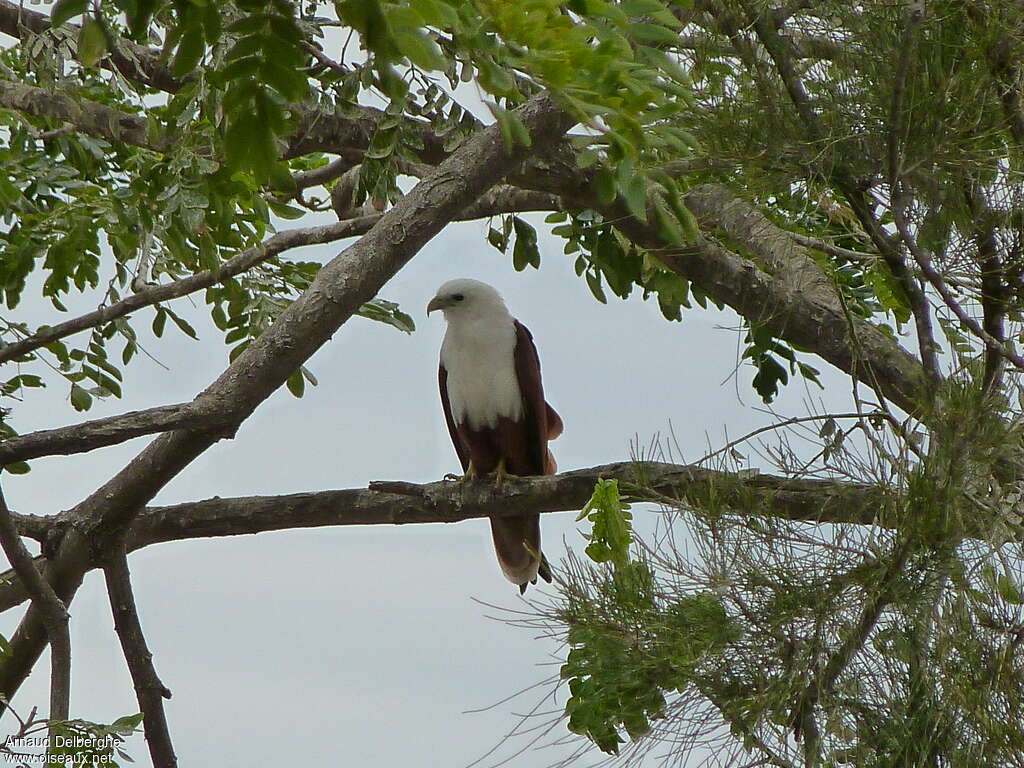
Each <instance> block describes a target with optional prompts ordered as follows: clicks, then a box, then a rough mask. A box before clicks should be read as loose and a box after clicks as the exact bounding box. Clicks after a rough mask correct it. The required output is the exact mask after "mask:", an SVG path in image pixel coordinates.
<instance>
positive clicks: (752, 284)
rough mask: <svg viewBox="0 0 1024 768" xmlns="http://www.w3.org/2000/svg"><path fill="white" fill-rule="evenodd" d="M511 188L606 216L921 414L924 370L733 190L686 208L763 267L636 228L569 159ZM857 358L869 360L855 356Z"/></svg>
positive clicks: (727, 298)
mask: <svg viewBox="0 0 1024 768" xmlns="http://www.w3.org/2000/svg"><path fill="white" fill-rule="evenodd" d="M514 181H515V183H517V184H519V185H520V186H523V187H527V188H534V189H545V190H548V191H551V192H555V193H556V194H559V195H560V196H561V197H562V199H563V200H564V201H567V202H566V203H565V204H564V205H566V207H569V206H570V203H569V202H568V201H571V207H573V208H580V207H588V208H593V209H594V210H596V211H599V212H600V213H601V214H602V215H603V216H604V218H605V219H606V220H607V221H610V222H612V223H613V224H614V225H615V227H616V228H617V229H619V230H620V231H621V232H622V233H623V234H624V235H626V237H628V238H629V239H630V240H632V241H633V242H634V243H636V244H637V245H639V246H641V247H643V248H647V249H649V250H650V251H651V252H652V253H653V254H654V255H656V256H657V258H658V259H659V260H660V261H661V262H662V263H663V264H664V265H665V266H666V267H668V268H669V269H671V270H672V271H673V272H676V273H677V274H678V275H680V276H682V277H684V278H686V279H687V280H690V281H691V282H693V283H695V284H696V285H699V286H700V288H701V290H702V291H704V292H705V293H706V294H707V295H708V296H709V297H711V298H712V299H714V300H715V301H718V302H721V303H723V304H728V305H729V306H730V307H732V308H733V309H735V310H736V312H737V313H739V314H740V315H741V316H743V317H745V318H747V319H748V320H750V321H752V322H756V323H760V324H761V325H763V326H765V327H766V328H767V329H768V330H769V331H770V332H771V333H772V334H773V335H775V336H778V337H779V338H782V339H785V340H786V341H788V342H790V343H792V344H794V345H796V346H799V347H802V348H803V349H806V350H808V351H810V352H813V353H814V354H816V355H818V356H820V357H821V358H823V359H824V360H827V361H828V362H830V363H832V364H833V365H834V366H836V367H837V368H839V369H840V370H842V371H845V372H846V373H848V374H849V375H851V376H853V377H855V378H856V379H858V380H860V381H862V382H864V383H865V384H867V385H868V386H870V387H872V388H873V389H878V390H879V394H880V395H882V396H884V397H886V398H888V399H889V400H891V401H892V402H894V403H895V404H896V405H898V406H899V407H900V408H902V409H903V410H904V411H906V412H907V413H915V412H919V411H920V410H921V405H922V397H923V395H924V394H925V393H926V391H927V390H926V387H925V382H926V380H925V377H924V371H923V369H922V367H921V363H920V362H919V361H918V360H917V359H915V358H914V357H913V356H912V355H910V354H909V353H908V352H907V351H906V350H904V349H903V348H902V347H901V346H900V345H899V344H898V343H896V342H895V341H894V340H893V339H892V338H890V337H889V336H887V335H886V334H884V333H883V332H882V331H880V330H879V329H878V328H876V327H875V326H874V325H872V324H871V323H869V322H867V321H865V320H863V319H862V318H859V317H851V316H849V315H848V313H847V312H846V311H845V308H844V307H843V305H842V301H841V300H840V297H839V296H838V295H837V293H836V291H835V289H834V288H833V286H832V284H831V283H830V282H829V281H828V279H827V278H826V277H825V275H824V274H823V273H822V271H821V269H820V268H819V267H818V265H817V263H816V262H815V261H814V259H813V258H812V257H811V256H810V255H809V254H808V253H807V252H806V251H805V250H804V249H803V248H801V247H800V246H798V245H797V244H796V243H794V242H793V240H792V238H791V237H790V236H789V233H787V232H786V231H785V230H782V229H780V228H779V227H777V226H776V225H775V224H773V223H772V222H771V221H769V220H768V219H767V218H766V217H765V216H764V215H763V214H762V213H760V212H759V211H758V210H757V209H756V208H754V207H753V206H751V205H750V204H749V203H746V202H744V201H742V200H740V199H738V198H737V197H736V196H735V195H733V193H732V192H730V191H729V190H727V189H726V188H724V187H722V186H719V185H716V184H703V185H701V186H699V187H695V188H693V189H691V190H690V191H689V192H688V193H687V194H686V196H685V198H684V200H685V203H686V206H687V207H688V208H690V210H691V211H693V213H694V214H695V215H696V216H697V218H698V219H701V220H702V223H703V224H704V225H705V226H713V227H717V228H721V229H722V231H724V232H725V233H726V234H727V235H728V236H729V238H731V239H733V240H735V241H737V242H739V243H740V244H741V245H742V246H743V247H744V248H745V249H747V250H748V251H749V252H750V253H752V254H754V255H755V256H757V258H758V260H759V264H760V266H759V265H758V264H755V263H754V262H752V261H750V260H748V259H745V258H742V257H741V256H739V255H737V254H736V253H733V252H732V251H729V250H728V249H726V248H724V247H723V246H721V245H720V244H719V243H718V242H716V241H714V240H712V239H711V238H708V237H701V238H699V239H698V240H697V241H695V242H693V243H688V244H687V245H686V246H684V247H674V246H669V244H668V243H667V242H666V241H665V239H664V238H663V237H662V235H661V233H660V232H659V231H658V229H657V227H656V226H654V224H652V223H651V222H653V221H654V218H653V216H651V215H649V216H648V217H647V218H648V220H647V221H646V222H642V221H639V220H638V219H636V218H634V217H633V216H632V215H631V214H630V213H629V210H628V208H627V207H626V205H625V204H624V202H623V201H622V200H621V198H619V199H617V200H616V201H615V202H613V203H612V204H611V205H603V204H602V203H601V201H600V200H599V199H598V198H597V195H596V193H595V191H594V190H595V182H594V179H593V174H592V172H590V171H589V170H586V171H581V170H578V169H577V168H576V167H575V163H574V162H573V160H572V159H571V156H570V157H569V158H568V159H565V160H563V161H562V162H560V163H559V164H558V165H554V166H551V167H550V168H548V169H533V168H531V169H528V170H527V171H525V172H524V173H523V174H521V175H519V176H517V177H515V179H514ZM855 340H856V343H854V341H855ZM858 348H859V349H860V350H863V352H864V354H862V355H858Z"/></svg>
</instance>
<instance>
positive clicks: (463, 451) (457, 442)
mask: <svg viewBox="0 0 1024 768" xmlns="http://www.w3.org/2000/svg"><path fill="white" fill-rule="evenodd" d="M437 383H438V386H439V388H440V390H441V407H442V408H444V420H445V422H446V423H447V424H448V434H449V435H451V437H452V445H454V446H455V453H457V454H458V455H459V463H460V464H462V471H463V472H465V471H466V467H468V466H469V447H468V446H466V445H465V444H464V443H463V442H462V438H461V437H460V436H459V429H458V427H456V426H455V419H454V418H452V406H451V403H449V402H448V371H447V370H446V369H445V367H444V366H443V365H438V366H437Z"/></svg>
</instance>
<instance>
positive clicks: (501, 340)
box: [427, 279, 562, 594]
mask: <svg viewBox="0 0 1024 768" xmlns="http://www.w3.org/2000/svg"><path fill="white" fill-rule="evenodd" d="M435 309H438V310H441V312H443V313H444V316H445V320H447V321H448V330H447V332H446V333H445V336H444V342H443V343H442V344H441V365H440V367H439V368H438V381H439V384H440V387H441V405H442V406H443V407H444V417H445V421H447V422H448V431H449V433H450V434H451V437H452V442H453V443H454V444H455V452H456V453H457V454H458V455H459V461H460V462H461V463H462V470H463V472H464V475H463V479H467V478H473V477H477V476H481V475H487V474H490V473H492V472H493V473H495V484H496V485H500V484H501V482H502V480H503V479H504V478H505V476H506V475H553V474H554V473H555V471H556V466H555V458H554V456H552V455H551V451H549V450H548V440H554V439H555V438H556V437H558V436H559V435H560V434H562V419H561V418H560V417H559V415H558V414H557V413H555V411H554V409H553V408H552V407H551V406H550V405H548V404H547V402H546V401H545V400H544V387H543V385H542V384H541V380H540V359H539V358H538V357H537V348H536V347H535V346H534V345H533V336H532V335H531V334H530V332H529V331H528V330H527V329H526V326H525V325H523V324H522V323H520V322H519V321H518V320H516V319H515V318H514V317H512V315H511V313H510V312H509V311H508V307H506V306H505V301H504V300H503V299H502V298H501V294H499V293H498V292H497V291H496V290H494V288H492V287H491V286H489V285H487V284H486V283H481V282H480V281H479V280H468V279H461V280H451V281H449V282H447V283H445V284H444V285H442V286H441V287H440V288H439V289H438V291H437V295H436V296H435V297H434V298H433V299H431V300H430V303H429V304H428V305H427V314H428V315H429V314H430V313H431V312H433V311H434V310H435ZM491 534H492V536H493V538H494V549H495V552H496V553H497V555H498V564H499V565H500V566H501V570H502V573H504V574H505V577H506V578H507V579H508V580H509V581H511V582H512V583H513V584H518V585H519V592H520V594H521V593H523V592H525V591H526V585H527V584H536V583H537V576H538V575H540V577H541V578H542V579H544V580H545V581H548V582H550V581H551V568H550V566H549V565H548V561H547V559H546V558H545V557H544V555H543V553H542V552H541V549H540V515H537V514H529V515H518V516H516V517H501V518H491Z"/></svg>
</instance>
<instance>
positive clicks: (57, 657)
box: [0, 489, 71, 720]
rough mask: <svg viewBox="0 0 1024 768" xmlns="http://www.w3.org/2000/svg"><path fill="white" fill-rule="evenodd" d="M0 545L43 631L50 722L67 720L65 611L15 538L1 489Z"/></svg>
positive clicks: (68, 666) (68, 637)
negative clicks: (47, 657)
mask: <svg viewBox="0 0 1024 768" xmlns="http://www.w3.org/2000/svg"><path fill="white" fill-rule="evenodd" d="M0 544H2V545H3V549H4V553H5V554H6V555H7V560H8V562H10V564H11V567H12V568H13V570H14V572H15V573H16V574H17V575H18V579H19V581H20V583H21V585H22V586H23V587H24V588H25V592H26V593H27V594H28V596H29V598H30V599H31V600H32V607H31V609H32V610H35V611H36V612H37V613H38V615H39V618H40V621H41V622H42V624H43V626H44V627H45V628H46V636H47V639H48V640H49V642H50V711H49V719H50V720H67V719H68V716H69V708H70V704H71V633H70V632H69V630H68V612H67V608H66V607H65V606H64V603H63V602H62V601H61V599H60V598H59V597H57V595H56V593H55V592H54V591H53V587H51V586H50V584H49V583H48V582H47V581H46V579H44V578H43V577H42V576H41V575H40V573H39V571H38V570H36V565H35V563H34V562H33V560H32V555H30V554H29V552H28V550H27V549H25V545H24V544H23V543H22V541H21V537H20V536H19V535H18V530H17V528H16V527H15V525H14V521H13V520H12V519H11V515H10V510H8V509H7V502H6V501H4V496H3V490H2V489H0Z"/></svg>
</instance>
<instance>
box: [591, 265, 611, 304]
mask: <svg viewBox="0 0 1024 768" xmlns="http://www.w3.org/2000/svg"><path fill="white" fill-rule="evenodd" d="M586 277H587V285H588V286H589V287H590V292H591V293H592V294H594V298H595V299H597V300H598V301H600V302H601V303H602V304H607V303H608V299H607V298H606V297H605V295H604V289H603V288H602V287H601V275H600V274H599V273H597V272H590V271H589V270H588V271H587V275H586Z"/></svg>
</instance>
